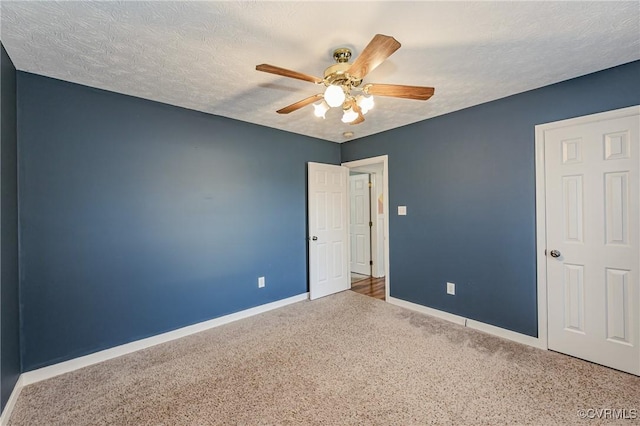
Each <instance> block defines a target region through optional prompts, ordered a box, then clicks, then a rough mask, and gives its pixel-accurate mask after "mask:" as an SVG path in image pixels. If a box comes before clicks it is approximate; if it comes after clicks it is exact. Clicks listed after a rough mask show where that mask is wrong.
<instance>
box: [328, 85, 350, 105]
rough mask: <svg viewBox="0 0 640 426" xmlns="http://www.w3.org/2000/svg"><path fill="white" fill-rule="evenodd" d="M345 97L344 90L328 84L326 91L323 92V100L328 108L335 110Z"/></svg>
mask: <svg viewBox="0 0 640 426" xmlns="http://www.w3.org/2000/svg"><path fill="white" fill-rule="evenodd" d="M345 99H346V95H345V94H344V90H343V89H342V87H340V86H336V85H334V84H330V85H329V86H327V90H325V91H324V100H325V101H326V102H327V104H328V105H329V106H330V107H333V108H336V107H339V106H340V105H342V104H343V103H344V100H345Z"/></svg>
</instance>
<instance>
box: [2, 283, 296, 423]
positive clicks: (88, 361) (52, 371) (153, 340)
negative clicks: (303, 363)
mask: <svg viewBox="0 0 640 426" xmlns="http://www.w3.org/2000/svg"><path fill="white" fill-rule="evenodd" d="M308 298H309V293H302V294H299V295H297V296H292V297H289V298H287V299H282V300H276V301H275V302H271V303H266V304H264V305H260V306H256V307H255V308H250V309H245V310H244V311H240V312H236V313H233V314H229V315H225V316H223V317H219V318H214V319H212V320H208V321H203V322H200V323H198V324H193V325H189V326H186V327H182V328H179V329H177V330H173V331H168V332H166V333H162V334H158V335H156V336H151V337H147V338H145V339H141V340H136V341H135V342H131V343H126V344H124V345H120V346H116V347H113V348H109V349H105V350H103V351H100V352H95V353H92V354H89V355H85V356H81V357H79V358H74V359H71V360H69V361H64V362H61V363H58V364H54V365H50V366H47V367H42V368H39V369H37V370H32V371H28V372H26V373H22V375H21V376H20V379H21V380H22V383H21V384H22V386H27V385H30V384H32V383H36V382H39V381H41V380H46V379H49V378H51V377H55V376H59V375H60V374H64V373H69V372H71V371H74V370H78V369H80V368H83V367H88V366H90V365H93V364H97V363H99V362H102V361H106V360H109V359H113V358H117V357H119V356H122V355H126V354H130V353H132V352H136V351H139V350H141V349H146V348H149V347H151V346H155V345H159V344H161V343H165V342H169V341H171V340H175V339H179V338H181V337H185V336H189V335H191V334H194V333H198V332H201V331H204V330H208V329H210V328H214V327H219V326H221V325H224V324H228V323H230V322H233V321H238V320H240V319H243V318H248V317H251V316H254V315H257V314H261V313H263V312H267V311H271V310H273V309H277V308H281V307H283V306H286V305H290V304H292V303H296V302H300V301H303V300H307V299H308ZM16 388H17V386H16ZM5 411H6V410H5Z"/></svg>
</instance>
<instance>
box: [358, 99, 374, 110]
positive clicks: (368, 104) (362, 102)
mask: <svg viewBox="0 0 640 426" xmlns="http://www.w3.org/2000/svg"><path fill="white" fill-rule="evenodd" d="M358 106H359V107H360V109H361V110H362V113H363V114H366V113H367V112H369V110H371V109H373V106H374V103H373V96H367V95H359V96H358Z"/></svg>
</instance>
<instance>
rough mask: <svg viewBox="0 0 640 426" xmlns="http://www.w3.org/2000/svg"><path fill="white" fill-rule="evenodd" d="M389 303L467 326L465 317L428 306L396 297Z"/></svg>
mask: <svg viewBox="0 0 640 426" xmlns="http://www.w3.org/2000/svg"><path fill="white" fill-rule="evenodd" d="M387 302H389V303H391V304H392V305H396V306H400V307H402V308H407V309H411V310H412V311H416V312H420V313H421V314H426V315H430V316H432V317H438V318H441V319H443V320H447V321H450V322H453V323H456V324H458V325H462V326H464V325H466V324H465V322H466V321H467V319H466V318H465V317H461V316H459V315H454V314H450V313H449V312H445V311H440V310H438V309H433V308H430V307H428V306H424V305H418V304H417V303H413V302H407V301H406V300H402V299H396V298H395V297H389V298H388V299H387Z"/></svg>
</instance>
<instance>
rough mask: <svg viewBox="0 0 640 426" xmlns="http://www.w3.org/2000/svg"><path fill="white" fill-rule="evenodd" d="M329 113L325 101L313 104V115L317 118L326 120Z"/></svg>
mask: <svg viewBox="0 0 640 426" xmlns="http://www.w3.org/2000/svg"><path fill="white" fill-rule="evenodd" d="M327 111H329V105H327V103H326V102H325V101H320V102H316V103H315V104H313V115H315V116H316V117H319V118H320V117H321V118H325V114H326V113H327Z"/></svg>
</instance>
